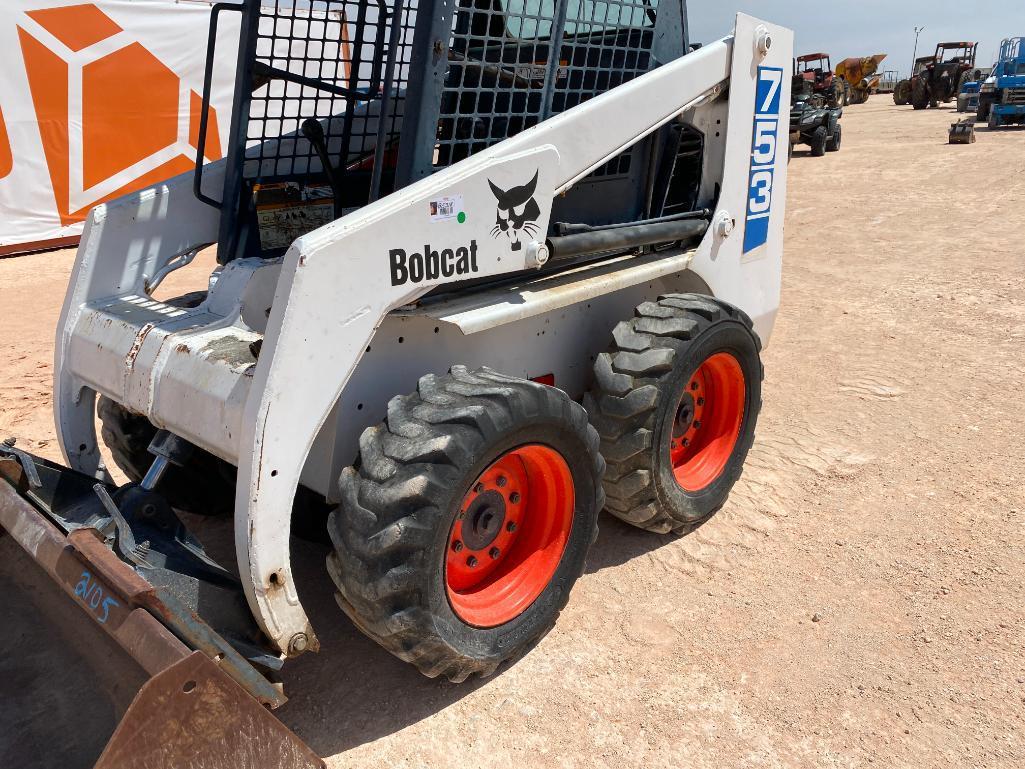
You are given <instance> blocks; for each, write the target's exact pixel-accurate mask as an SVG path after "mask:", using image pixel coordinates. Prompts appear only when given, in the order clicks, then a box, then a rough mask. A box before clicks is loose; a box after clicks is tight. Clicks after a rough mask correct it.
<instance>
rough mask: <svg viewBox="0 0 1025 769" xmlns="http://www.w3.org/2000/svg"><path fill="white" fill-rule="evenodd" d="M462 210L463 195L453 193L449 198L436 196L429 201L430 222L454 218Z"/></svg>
mask: <svg viewBox="0 0 1025 769" xmlns="http://www.w3.org/2000/svg"><path fill="white" fill-rule="evenodd" d="M462 212H463V196H462V195H453V196H452V197H450V198H438V199H437V200H432V201H431V202H430V214H431V221H432V222H444V221H447V220H449V219H456V218H458V217H459V215H460V214H461V213H462Z"/></svg>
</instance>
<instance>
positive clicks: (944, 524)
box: [0, 96, 1025, 769]
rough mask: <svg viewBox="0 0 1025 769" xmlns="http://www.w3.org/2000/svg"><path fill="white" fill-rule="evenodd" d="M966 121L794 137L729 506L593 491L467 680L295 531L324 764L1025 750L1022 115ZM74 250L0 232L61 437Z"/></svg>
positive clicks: (25, 397) (39, 383)
mask: <svg viewBox="0 0 1025 769" xmlns="http://www.w3.org/2000/svg"><path fill="white" fill-rule="evenodd" d="M954 119H956V116H955V115H954V113H952V112H950V111H948V110H940V111H929V112H923V113H917V112H914V111H912V110H911V109H910V108H896V107H894V106H893V104H892V102H891V101H890V99H889V97H884V96H880V97H876V98H874V99H872V100H871V101H870V103H869V104H867V105H863V106H857V107H851V108H849V109H848V111H847V114H846V116H845V118H844V126H845V135H844V139H845V143H844V146H843V150H842V151H841V152H840V153H839V154H835V155H829V156H828V157H826V158H823V159H816V158H811V157H808V156H807V155H806V153H805V152H803V151H799V152H798V153H797V155H796V156H795V157H794V160H793V162H792V164H791V167H790V193H789V203H788V215H787V251H786V257H785V259H786V266H785V273H784V291H783V305H782V310H781V313H780V318H779V323H778V325H777V329H776V332H775V336H774V337H773V339H772V344H771V346H770V347H769V349H768V351H767V353H766V356H765V366H766V381H765V391H764V400H765V406H764V410H763V412H762V415H761V420H760V423H759V430H758V438H757V440H756V443H755V447H754V449H753V450H752V453H751V456H750V459H749V462H748V467H747V471H746V473H745V475H744V477H743V479H742V480H741V482H740V484H739V485H738V487H737V488H736V490H735V491H734V493H733V495H732V497H731V500H730V502H729V504H728V505H727V506H726V508H725V509H724V510H723V511H722V512H721V513H720V515H718V516H717V517H716V518H715V519H713V520H712V521H711V522H710V523H709V524H707V525H706V526H704V527H703V528H701V529H700V530H699V531H697V532H695V533H693V534H691V535H690V536H687V537H683V538H677V537H671V536H665V537H660V536H653V535H649V534H645V533H642V532H639V531H636V530H633V529H631V528H629V527H628V526H626V525H623V524H620V523H618V522H617V521H615V520H613V519H611V518H609V517H607V516H603V518H602V531H601V534H600V536H599V538H598V541H597V543H596V544H595V547H594V548H593V550H592V552H591V556H590V559H589V564H588V568H587V573H586V574H585V575H584V577H583V578H582V579H581V580H580V582H579V584H578V585H577V587H576V589H575V591H574V593H573V596H572V599H571V600H570V603H569V606H568V608H567V609H566V611H565V612H564V614H563V616H562V618H561V619H560V621H559V624H558V626H557V627H556V629H555V630H554V631H553V632H552V633H551V634H550V635H549V636H548V637H547V638H545V640H544V641H543V642H542V643H541V644H540V646H539V647H538V648H537V649H536V650H535V651H533V652H532V653H531V654H529V655H528V656H527V657H526V658H525V659H524V660H522V661H521V662H520V663H519V664H517V665H515V666H513V667H512V668H511V669H508V670H505V671H503V672H501V673H500V674H499V675H497V676H496V677H494V678H491V679H488V680H486V681H482V682H480V681H479V682H476V683H471V684H465V685H453V684H449V683H443V682H437V681H430V680H427V679H425V678H422V677H421V676H420V675H419V674H418V673H416V672H415V671H414V670H413V669H412V668H410V667H408V666H406V665H405V664H403V663H401V662H399V661H397V660H395V659H394V658H392V657H391V656H389V655H388V654H387V653H386V652H384V651H381V650H380V649H378V648H377V647H376V646H375V645H374V644H372V643H371V642H370V641H368V640H366V639H364V638H362V637H361V636H360V635H359V633H358V632H357V631H355V629H354V628H353V627H352V626H351V625H350V624H349V622H348V621H347V620H346V619H345V618H344V616H342V615H341V613H340V612H339V611H338V610H337V608H336V607H335V606H334V605H333V602H332V600H331V594H330V590H329V589H328V588H327V587H326V585H325V582H326V580H324V579H322V574H323V572H322V563H323V561H322V556H323V552H322V551H321V550H319V549H318V548H316V547H314V546H311V545H303V544H296V546H295V547H296V553H295V557H296V558H298V559H303V560H304V565H303V566H302V568H301V569H300V580H299V584H300V586H302V585H303V584H304V582H305V584H309V585H314V587H310V588H308V589H307V594H304V597H305V599H306V600H307V601H308V602H309V604H310V608H311V616H312V619H313V621H314V624H315V625H316V626H317V628H318V633H319V635H320V637H321V639H322V640H323V642H324V649H323V651H322V653H321V654H319V655H308V656H307V657H304V658H302V659H300V660H298V661H297V662H295V663H293V664H292V665H290V666H288V667H286V670H285V676H286V678H285V684H286V690H287V691H288V693H289V694H290V696H291V698H292V700H291V702H290V703H289V704H288V705H286V706H285V708H284V709H283V710H282V711H280V713H281V716H282V718H283V720H284V721H285V722H286V723H287V724H288V725H289V726H290V727H291V728H293V729H294V730H296V731H297V732H298V733H299V734H300V735H301V736H302V737H303V738H304V739H306V740H307V741H308V742H309V743H310V745H311V746H312V747H313V748H314V749H315V750H317V751H318V752H320V753H321V754H322V755H324V756H325V757H327V758H328V764H329V766H331V767H342V766H395V767H432V768H438V769H441V768H444V767H453V768H456V767H457V768H458V769H473V767H485V766H487V767H491V766H511V765H515V766H517V767H616V768H617V769H618V768H619V767H673V768H674V769H676V768H682V767H777V766H779V767H862V766H867V765H869V764H874V765H876V766H883V767H916V768H920V767H1020V766H1025V618H1023V616H1022V607H1023V603H1025V588H1023V584H1025V545H1023V541H1025V540H1023V537H1022V530H1023V526H1025V486H1023V478H1025V443H1023V440H1022V434H1023V432H1025V405H1023V400H1022V390H1023V387H1025V253H1023V251H1022V246H1021V234H1022V233H1025V132H1023V131H1008V132H1003V133H990V132H987V131H986V130H985V128H982V129H980V130H979V141H978V143H977V144H975V145H972V146H961V147H951V146H948V145H947V144H946V129H947V127H948V126H949V123H950V122H951V121H952V120H954ZM72 260H73V255H72V254H71V253H68V252H65V253H56V254H44V255H38V256H29V257H21V258H16V259H7V260H0V308H2V312H0V318H2V321H0V324H2V325H0V328H2V331H0V362H2V367H0V433H2V434H16V435H18V436H22V437H23V438H24V440H23V441H22V445H24V446H25V447H26V448H29V449H32V450H36V451H39V452H40V453H42V454H44V455H47V456H50V457H55V458H56V457H57V456H58V451H57V448H56V443H55V440H54V438H53V428H52V415H51V411H50V376H51V356H52V352H51V351H52V333H53V328H54V325H55V323H56V320H57V315H58V312H59V306H60V303H61V298H62V295H63V291H64V287H65V284H66V280H67V276H68V273H69V270H70V268H71V265H72ZM303 576H305V577H306V579H305V580H303V579H302V577H303ZM317 585H319V586H320V587H319V588H318V587H316V586H317ZM0 686H2V684H0ZM3 754H4V751H3V747H2V745H0V755H3ZM10 757H11V758H12V759H17V761H16V763H15V762H11V761H8V762H7V765H11V766H14V765H19V766H27V765H31V761H30V760H28V759H26V758H25V757H21V758H20V759H19V757H16V756H10Z"/></svg>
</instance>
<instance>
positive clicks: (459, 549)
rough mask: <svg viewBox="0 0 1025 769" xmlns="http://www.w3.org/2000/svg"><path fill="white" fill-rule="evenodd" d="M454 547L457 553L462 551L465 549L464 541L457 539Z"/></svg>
mask: <svg viewBox="0 0 1025 769" xmlns="http://www.w3.org/2000/svg"><path fill="white" fill-rule="evenodd" d="M452 549H453V550H454V551H456V552H457V553H458V552H460V551H461V550H462V549H463V543H462V542H460V541H459V540H458V539H457V540H456V541H455V542H453V543H452Z"/></svg>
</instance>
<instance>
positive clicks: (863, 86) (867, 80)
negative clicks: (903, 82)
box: [836, 53, 886, 104]
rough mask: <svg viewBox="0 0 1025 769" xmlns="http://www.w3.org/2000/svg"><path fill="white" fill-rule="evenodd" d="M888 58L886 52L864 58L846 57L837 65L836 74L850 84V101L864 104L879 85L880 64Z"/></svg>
mask: <svg viewBox="0 0 1025 769" xmlns="http://www.w3.org/2000/svg"><path fill="white" fill-rule="evenodd" d="M885 58H886V54H885V53H877V54H876V55H875V56H865V57H864V58H858V57H856V56H855V57H852V58H850V59H844V60H843V61H841V62H840V63H839V64H837V65H836V74H837V75H838V76H839V77H842V78H843V79H844V80H845V81H847V84H848V85H849V86H850V89H851V94H850V99H849V103H851V104H864V103H865V102H866V101H868V97H869V95H870V94H871V93H872V91H873V90H874V89H876V88H878V87H879V81H880V75H879V74H877V73H878V72H879V65H880V64H882V63H883V59H885Z"/></svg>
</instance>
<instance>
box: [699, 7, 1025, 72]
mask: <svg viewBox="0 0 1025 769" xmlns="http://www.w3.org/2000/svg"><path fill="white" fill-rule="evenodd" d="M687 6H688V9H689V12H690V25H691V41H692V42H702V43H707V42H710V41H712V40H716V39H718V38H721V37H725V36H726V35H728V34H729V33H730V32H731V31H732V29H733V17H734V15H735V14H736V12H737V11H743V12H744V13H748V14H751V15H752V16H758V17H759V18H762V19H765V20H766V21H771V22H774V23H776V24H781V25H782V26H784V27H790V29H792V30H794V32H795V33H796V40H795V42H794V47H795V49H796V51H795V54H796V55H800V54H802V53H813V52H818V51H824V52H826V53H829V54H830V55H831V56H832V57H833V64H834V66H835V65H836V63H837V62H839V61H841V60H842V59H846V58H847V57H849V56H870V55H873V54H877V53H885V54H888V57H887V59H886V61H884V62H883V64H882V66H881V67H880V69H883V70H887V69H896V70H898V71H899V72H901V73H907V72H909V71H910V69H911V62H912V61H913V55H912V54H913V53H914V47H915V27H916V26H917V27H925V31H924V32H922V34H921V36H920V37H919V42H918V55H919V56H925V55H928V54H931V53H932V52H933V51H934V50H935V49H936V44H937V43H939V42H946V41H961V40H966V41H971V42H976V41H977V42H978V43H979V55H978V61H977V62H976V63H977V64H978V65H979V66H987V67H988V66H989V65H991V64H992V63H993V62H994V60H995V59H996V55H997V50H998V48H999V45H1000V41H1001V40H1002V39H1004V38H1005V37H1020V36H1025V0H890V1H889V2H887V1H886V0H853V1H849V2H843V0H833V2H830V1H829V0H733V2H729V1H728V0H727V2H723V0H689V2H688V3H687Z"/></svg>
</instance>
